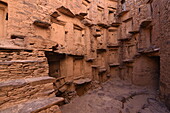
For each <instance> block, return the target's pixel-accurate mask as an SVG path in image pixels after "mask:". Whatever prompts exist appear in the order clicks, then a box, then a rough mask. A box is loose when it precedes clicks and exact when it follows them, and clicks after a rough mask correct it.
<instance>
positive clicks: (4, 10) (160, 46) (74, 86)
mask: <svg viewBox="0 0 170 113" xmlns="http://www.w3.org/2000/svg"><path fill="white" fill-rule="evenodd" d="M168 6H169V1H168V0H162V1H158V0H126V1H125V0H122V1H121V0H119V1H117V0H72V1H71V0H1V1H0V16H1V18H0V81H1V83H0V88H1V89H0V96H1V97H0V98H1V100H2V101H1V102H0V108H1V109H2V110H3V112H9V111H10V112H11V109H14V110H13V111H14V112H15V113H16V112H21V111H22V110H23V109H21V108H20V107H19V106H24V107H25V108H31V105H32V103H34V101H35V100H36V99H37V100H36V101H38V102H41V101H42V99H43V100H44V101H45V102H44V103H45V104H41V105H39V104H40V103H38V102H37V103H35V106H40V107H39V108H34V109H33V108H32V111H29V112H33V111H36V112H43V110H45V111H48V112H52V111H50V110H52V109H54V110H56V111H58V112H59V113H60V110H59V108H58V107H57V106H54V104H58V103H60V102H61V101H63V99H62V98H58V97H56V95H57V96H63V95H64V96H66V97H67V99H70V98H72V97H74V96H75V95H76V94H78V95H82V94H84V92H86V91H87V90H88V89H90V88H92V87H93V85H92V84H96V83H101V82H104V81H106V80H108V79H109V78H110V77H120V78H121V79H123V80H128V81H131V82H132V83H134V84H137V85H142V86H148V87H150V88H154V89H159V90H160V92H161V94H162V97H163V99H165V98H166V100H168V98H169V91H170V89H169V87H170V86H169V77H168V75H169V71H168V70H169V66H168V65H169V59H168V56H169V50H168V47H169V46H168V45H169V42H168V36H169V28H170V27H169V12H168V11H169V7H168ZM94 81H95V82H94ZM49 97H50V98H49ZM51 103H53V104H51ZM166 103H167V105H168V101H167V102H166ZM14 104H16V106H13V107H12V108H11V106H12V105H14ZM49 104H50V106H49ZM47 106H48V107H47Z"/></svg>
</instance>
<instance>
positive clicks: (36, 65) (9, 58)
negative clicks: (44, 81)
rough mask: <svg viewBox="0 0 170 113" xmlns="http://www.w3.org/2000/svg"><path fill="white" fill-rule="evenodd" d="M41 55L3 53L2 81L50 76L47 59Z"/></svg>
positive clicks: (0, 62) (15, 52)
mask: <svg viewBox="0 0 170 113" xmlns="http://www.w3.org/2000/svg"><path fill="white" fill-rule="evenodd" d="M38 53H39V54H38ZM40 53H41V51H40V52H37V53H36V52H35V53H34V52H26V51H1V52H0V56H1V58H0V71H1V73H0V80H1V81H5V80H11V79H18V78H30V77H39V76H48V63H47V59H46V57H44V56H42V54H40Z"/></svg>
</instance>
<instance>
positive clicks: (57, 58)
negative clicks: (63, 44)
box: [45, 52, 65, 78]
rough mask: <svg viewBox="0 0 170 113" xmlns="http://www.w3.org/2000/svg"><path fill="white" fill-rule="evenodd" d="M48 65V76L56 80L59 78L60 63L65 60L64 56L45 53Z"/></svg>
mask: <svg viewBox="0 0 170 113" xmlns="http://www.w3.org/2000/svg"><path fill="white" fill-rule="evenodd" d="M45 55H46V57H47V60H48V65H49V76H51V77H55V78H58V77H60V76H61V71H60V63H61V60H63V59H64V58H65V54H59V53H55V52H45Z"/></svg>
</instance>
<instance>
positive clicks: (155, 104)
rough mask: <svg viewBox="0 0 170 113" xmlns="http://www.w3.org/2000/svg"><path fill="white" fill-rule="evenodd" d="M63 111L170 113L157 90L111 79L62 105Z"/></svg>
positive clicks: (81, 112)
mask: <svg viewBox="0 0 170 113" xmlns="http://www.w3.org/2000/svg"><path fill="white" fill-rule="evenodd" d="M61 110H62V113H170V112H169V111H168V109H167V108H166V107H165V105H164V104H163V103H162V102H160V101H159V99H158V96H157V92H156V91H154V90H151V89H148V88H144V87H139V86H134V85H132V84H130V83H128V82H125V81H121V80H119V79H116V80H115V79H111V80H109V81H107V82H105V83H103V84H101V87H99V88H97V89H94V90H92V91H89V92H87V93H86V94H85V95H83V96H80V97H76V98H74V99H73V100H72V101H71V102H70V103H69V104H66V105H63V106H61Z"/></svg>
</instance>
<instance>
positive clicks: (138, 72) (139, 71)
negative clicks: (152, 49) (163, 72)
mask: <svg viewBox="0 0 170 113" xmlns="http://www.w3.org/2000/svg"><path fill="white" fill-rule="evenodd" d="M159 82H160V57H159V56H155V57H148V56H141V57H139V58H137V59H136V61H135V63H134V69H133V83H134V84H136V85H141V86H148V87H151V88H154V89H159Z"/></svg>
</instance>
